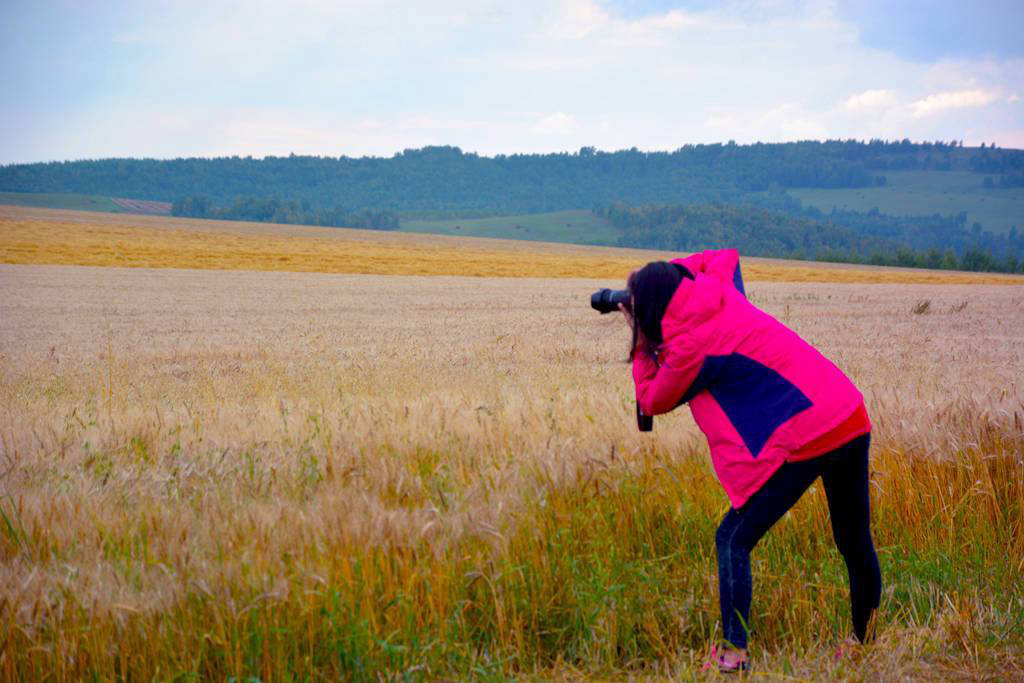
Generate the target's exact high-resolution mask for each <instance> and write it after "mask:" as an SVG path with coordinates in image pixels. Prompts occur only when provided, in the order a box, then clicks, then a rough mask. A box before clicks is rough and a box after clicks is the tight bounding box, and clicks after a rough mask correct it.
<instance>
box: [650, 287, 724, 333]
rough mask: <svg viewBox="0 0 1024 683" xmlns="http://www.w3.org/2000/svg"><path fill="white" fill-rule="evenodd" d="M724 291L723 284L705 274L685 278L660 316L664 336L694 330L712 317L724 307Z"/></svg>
mask: <svg viewBox="0 0 1024 683" xmlns="http://www.w3.org/2000/svg"><path fill="white" fill-rule="evenodd" d="M724 296H725V290H724V287H723V286H722V283H721V282H720V281H719V280H718V279H716V278H713V277H709V276H707V275H705V274H704V273H697V274H696V275H695V276H694V279H693V280H689V279H686V278H684V279H683V281H682V282H680V283H679V287H678V288H677V289H676V292H675V294H673V295H672V299H671V301H669V304H668V308H667V309H665V315H664V317H662V319H661V329H662V336H663V337H665V338H666V339H667V337H668V336H669V335H670V334H674V333H677V332H678V331H680V330H692V329H694V328H696V327H699V326H700V325H702V324H704V323H706V322H708V321H710V320H712V319H714V318H715V316H717V315H718V313H719V311H721V310H722V306H723V305H724V300H723V299H724Z"/></svg>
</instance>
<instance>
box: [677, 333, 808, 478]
mask: <svg viewBox="0 0 1024 683" xmlns="http://www.w3.org/2000/svg"><path fill="white" fill-rule="evenodd" d="M705 390H706V391H710V392H711V396H712V397H714V399H715V401H716V402H717V403H718V405H719V406H721V407H722V411H723V412H724V413H725V415H726V417H728V418H729V422H731V423H732V426H733V427H734V428H735V429H736V432H737V433H738V434H739V435H740V438H742V439H743V443H744V445H746V447H747V449H748V450H749V451H750V452H751V454H752V455H753V456H754V457H755V458H756V457H757V456H758V454H759V453H760V452H761V449H762V448H764V444H765V443H766V442H767V441H768V438H769V437H770V436H771V435H772V434H773V433H774V432H775V430H776V429H778V428H779V426H780V425H781V424H783V423H784V422H786V421H787V420H789V419H790V418H791V417H793V416H794V415H796V414H797V413H800V412H802V411H804V410H807V409H808V408H810V407H811V401H810V399H808V398H807V396H806V395H804V393H803V392H802V391H800V390H799V389H797V388H796V386H794V385H793V383H792V382H790V381H789V380H787V379H786V378H785V377H783V376H782V375H780V374H779V373H778V372H776V371H775V370H772V369H771V368H769V367H767V366H766V365H762V364H761V363H758V362H757V361H756V360H754V359H752V358H748V357H747V356H744V355H743V354H740V353H731V354H729V355H727V356H708V357H707V358H706V359H705V360H704V364H703V365H702V366H701V368H700V372H699V373H697V378H696V379H695V380H694V381H693V384H691V385H690V388H689V389H687V391H686V393H685V394H684V395H683V398H682V400H681V401H680V403H686V402H687V401H690V400H691V399H693V397H694V396H696V395H697V394H699V393H700V392H702V391H705Z"/></svg>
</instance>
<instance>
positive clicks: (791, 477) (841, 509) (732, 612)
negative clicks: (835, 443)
mask: <svg viewBox="0 0 1024 683" xmlns="http://www.w3.org/2000/svg"><path fill="white" fill-rule="evenodd" d="M870 442H871V435H870V434H865V435H864V436H860V437H857V438H856V439H853V440H852V441H850V442H849V443H847V444H845V445H843V446H840V447H839V448H837V449H836V450H834V451H831V452H829V453H826V454H824V455H821V456H819V457H817V458H813V459H811V460H804V461H801V462H788V463H785V464H784V465H783V466H782V467H780V468H779V470H778V471H777V472H776V473H775V474H773V475H772V477H771V479H769V480H768V481H767V482H765V484H764V486H762V487H761V489H760V490H759V491H758V492H757V493H755V494H754V495H753V496H751V498H750V499H749V500H748V501H747V502H746V503H745V504H744V505H743V507H742V508H740V509H739V510H736V509H732V510H729V512H728V513H727V514H726V515H725V518H724V519H723V520H722V524H721V525H720V526H719V527H718V531H717V533H716V534H715V545H716V547H717V550H718V588H719V602H720V604H721V608H722V630H723V632H724V636H725V639H726V640H727V641H728V642H730V643H732V645H733V646H734V647H738V648H745V647H746V646H747V627H748V625H749V618H750V598H751V591H752V586H751V576H750V551H751V550H753V548H754V546H755V545H757V542H758V541H760V540H761V537H762V536H764V535H765V533H766V532H767V531H768V529H770V528H771V527H772V525H774V524H775V522H777V521H778V520H779V518H781V517H782V515H784V514H785V513H786V511H787V510H789V509H790V508H791V507H793V505H795V504H796V502H797V501H798V500H799V499H800V496H802V495H803V493H804V491H806V490H807V488H808V487H809V486H810V485H811V484H812V483H814V480H815V479H817V478H818V477H819V476H820V477H821V479H822V482H823V483H824V486H825V497H826V498H827V499H828V511H829V516H830V517H831V520H832V537H833V538H834V539H835V542H836V546H838V548H839V552H840V553H841V554H842V556H843V560H845V561H846V570H847V573H848V574H849V578H850V609H851V613H852V616H853V632H854V634H855V635H856V636H857V638H858V639H859V640H861V641H863V640H864V639H865V638H866V637H867V635H868V634H867V629H868V621H869V620H870V618H871V613H872V612H873V611H874V610H875V609H876V608H877V607H878V604H879V600H880V599H881V596H882V574H881V571H880V570H879V568H878V556H877V555H876V554H875V546H874V543H873V542H872V540H871V509H870V500H869V495H868V446H869V445H870Z"/></svg>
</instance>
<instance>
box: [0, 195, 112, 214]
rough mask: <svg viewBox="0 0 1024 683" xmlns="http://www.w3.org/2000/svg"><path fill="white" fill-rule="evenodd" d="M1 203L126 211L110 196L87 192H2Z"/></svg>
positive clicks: (50, 207) (53, 207) (78, 209)
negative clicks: (88, 193)
mask: <svg viewBox="0 0 1024 683" xmlns="http://www.w3.org/2000/svg"><path fill="white" fill-rule="evenodd" d="M0 204H12V205H14V206H34V207H39V208H43V209H69V210H73V211H108V212H110V213H124V212H125V210H124V209H123V208H122V207H120V206H118V205H117V204H115V203H114V201H113V200H112V199H110V197H99V196H95V195H87V194H51V193H44V192H0Z"/></svg>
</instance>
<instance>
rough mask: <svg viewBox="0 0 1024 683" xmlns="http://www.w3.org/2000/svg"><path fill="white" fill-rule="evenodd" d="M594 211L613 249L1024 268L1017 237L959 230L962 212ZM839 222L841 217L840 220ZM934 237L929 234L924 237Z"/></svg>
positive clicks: (698, 207) (1023, 246)
mask: <svg viewBox="0 0 1024 683" xmlns="http://www.w3.org/2000/svg"><path fill="white" fill-rule="evenodd" d="M596 213H597V214H598V215H600V216H603V217H604V218H606V219H608V220H609V221H611V222H612V224H613V225H615V226H616V227H617V228H618V229H619V230H620V231H621V232H622V237H620V239H619V246H624V247H639V248H645V249H660V250H667V251H680V252H684V251H686V252H689V251H700V250H703V249H717V248H722V247H738V248H739V249H740V250H741V251H742V252H743V253H744V254H748V255H750V256H770V257H777V258H790V259H810V260H820V261H833V262H840V263H866V264H874V265H893V266H906V267H921V268H944V269H950V270H974V271H991V272H1008V273H1022V272H1024V261H1022V260H1021V259H1020V256H1019V255H1020V254H1024V237H1022V236H1021V235H1020V234H1018V233H1017V231H1016V229H1014V230H1012V231H1011V233H1010V235H1008V236H1003V235H992V234H991V233H988V241H987V242H986V238H985V235H984V234H982V232H981V231H980V230H977V231H975V230H973V229H972V230H966V229H964V226H963V223H964V221H965V218H964V217H963V216H947V217H941V216H936V217H902V216H886V215H884V214H880V213H878V212H877V211H874V212H870V213H867V214H858V213H856V212H834V213H833V214H828V215H824V214H822V215H821V216H820V217H814V214H813V212H808V214H807V215H804V216H796V215H792V214H789V213H784V212H782V211H777V210H770V209H766V208H763V207H758V206H750V205H725V204H690V205H660V206H654V205H646V206H629V205H626V204H621V203H619V204H613V205H610V206H608V207H605V208H603V209H599V210H597V211H596ZM844 221H845V222H846V223H845V224H844ZM932 234H934V235H935V236H936V237H934V238H933V237H930V236H929V235H932Z"/></svg>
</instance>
